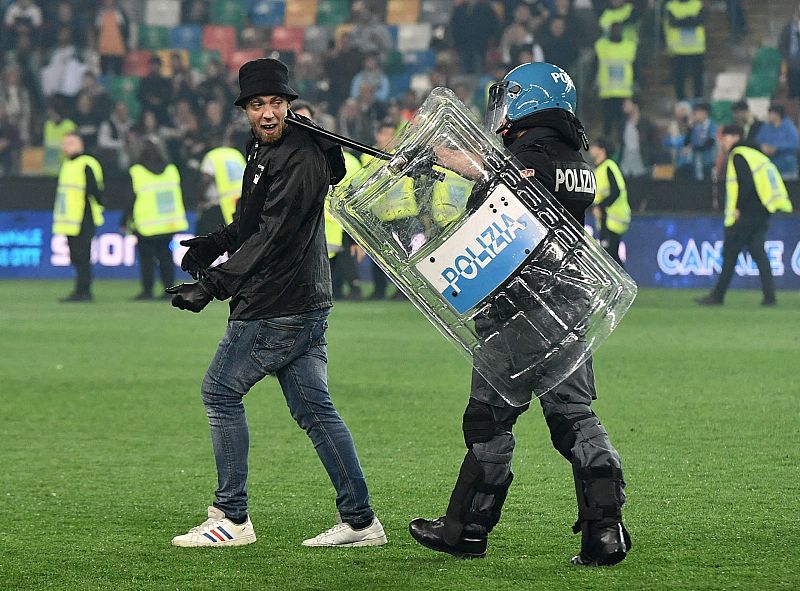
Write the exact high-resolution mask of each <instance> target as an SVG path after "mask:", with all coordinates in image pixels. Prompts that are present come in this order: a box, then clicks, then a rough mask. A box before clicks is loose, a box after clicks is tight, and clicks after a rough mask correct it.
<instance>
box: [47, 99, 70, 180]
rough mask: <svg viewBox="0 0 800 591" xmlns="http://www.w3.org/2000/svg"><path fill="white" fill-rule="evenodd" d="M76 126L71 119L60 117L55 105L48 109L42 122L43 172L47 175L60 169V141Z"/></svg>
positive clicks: (62, 160) (51, 174)
mask: <svg viewBox="0 0 800 591" xmlns="http://www.w3.org/2000/svg"><path fill="white" fill-rule="evenodd" d="M76 129H78V126H77V125H76V124H75V122H74V121H73V120H72V119H65V118H63V117H61V115H60V114H59V113H58V111H57V110H56V109H55V107H50V109H48V119H47V121H45V122H44V128H43V130H42V132H43V138H42V140H43V144H44V173H45V174H46V175H48V176H55V175H57V174H58V172H59V170H60V166H61V163H62V162H64V154H63V152H62V151H61V141H62V140H63V139H64V137H65V136H66V135H67V134H70V133H73V132H74V131H75V130H76Z"/></svg>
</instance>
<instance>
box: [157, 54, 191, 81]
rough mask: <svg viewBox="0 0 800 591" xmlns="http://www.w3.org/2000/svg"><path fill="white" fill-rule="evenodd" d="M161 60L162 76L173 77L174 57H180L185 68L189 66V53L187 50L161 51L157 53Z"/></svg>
mask: <svg viewBox="0 0 800 591" xmlns="http://www.w3.org/2000/svg"><path fill="white" fill-rule="evenodd" d="M155 53H156V55H158V57H160V58H161V74H162V75H163V76H167V77H170V76H172V74H173V72H172V56H173V55H178V56H180V59H181V63H182V64H183V65H184V66H188V65H189V51H188V50H186V49H159V50H158V51H156V52H155Z"/></svg>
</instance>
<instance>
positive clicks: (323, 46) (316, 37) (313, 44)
mask: <svg viewBox="0 0 800 591" xmlns="http://www.w3.org/2000/svg"><path fill="white" fill-rule="evenodd" d="M333 39H334V30H333V28H332V27H318V26H316V25H313V26H310V27H308V28H306V30H305V42H304V43H303V49H304V50H305V51H308V52H310V53H325V52H326V51H328V46H329V45H330V43H331V42H332V41H333Z"/></svg>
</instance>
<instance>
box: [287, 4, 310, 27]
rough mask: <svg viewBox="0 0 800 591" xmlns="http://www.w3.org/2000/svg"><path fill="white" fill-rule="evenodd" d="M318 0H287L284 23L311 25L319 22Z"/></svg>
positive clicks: (294, 25) (291, 25)
mask: <svg viewBox="0 0 800 591" xmlns="http://www.w3.org/2000/svg"><path fill="white" fill-rule="evenodd" d="M318 9H319V6H318V2H317V0H286V15H285V18H284V24H285V25H286V26H289V27H309V26H311V25H313V24H314V23H316V22H317V12H318Z"/></svg>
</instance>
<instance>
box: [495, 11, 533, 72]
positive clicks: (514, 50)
mask: <svg viewBox="0 0 800 591" xmlns="http://www.w3.org/2000/svg"><path fill="white" fill-rule="evenodd" d="M533 31H534V26H533V17H532V16H531V9H530V7H529V6H528V5H527V4H520V5H518V6H517V8H516V9H515V10H514V20H513V21H512V22H511V24H510V25H508V26H507V27H506V28H505V30H504V31H503V36H502V37H501V38H500V53H501V58H502V60H503V63H505V64H520V63H524V62H523V61H522V60H521V59H520V52H521V51H522V50H523V49H527V50H529V51H530V52H531V54H532V55H533V61H535V62H541V61H544V51H543V50H542V47H541V45H539V44H538V43H537V42H536V39H535V37H534V34H533Z"/></svg>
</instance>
